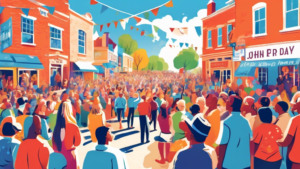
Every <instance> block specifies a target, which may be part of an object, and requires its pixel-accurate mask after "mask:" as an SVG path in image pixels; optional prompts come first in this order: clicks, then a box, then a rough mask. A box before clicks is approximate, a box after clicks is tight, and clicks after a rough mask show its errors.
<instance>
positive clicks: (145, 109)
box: [138, 102, 151, 117]
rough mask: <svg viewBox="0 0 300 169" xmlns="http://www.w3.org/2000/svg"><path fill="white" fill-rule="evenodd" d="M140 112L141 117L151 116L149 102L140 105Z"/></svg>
mask: <svg viewBox="0 0 300 169" xmlns="http://www.w3.org/2000/svg"><path fill="white" fill-rule="evenodd" d="M138 111H139V113H140V116H146V115H147V116H148V117H150V115H151V105H150V103H149V102H142V103H139V104H138Z"/></svg>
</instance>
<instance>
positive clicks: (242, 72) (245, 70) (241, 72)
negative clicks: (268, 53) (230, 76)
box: [234, 58, 300, 77]
mask: <svg viewBox="0 0 300 169" xmlns="http://www.w3.org/2000/svg"><path fill="white" fill-rule="evenodd" d="M299 63H300V58H299V59H298V58H297V59H280V60H266V61H241V64H240V66H239V68H238V69H237V70H236V71H235V73H234V76H235V77H245V76H254V74H255V69H256V68H257V67H265V68H268V67H278V66H296V65H299Z"/></svg>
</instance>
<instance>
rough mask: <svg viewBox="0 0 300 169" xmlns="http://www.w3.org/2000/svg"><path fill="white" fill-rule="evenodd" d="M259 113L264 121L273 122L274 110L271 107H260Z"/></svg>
mask: <svg viewBox="0 0 300 169" xmlns="http://www.w3.org/2000/svg"><path fill="white" fill-rule="evenodd" d="M258 115H259V118H260V121H262V122H263V123H271V122H272V118H273V117H272V111H271V109H270V108H260V109H259V110H258Z"/></svg>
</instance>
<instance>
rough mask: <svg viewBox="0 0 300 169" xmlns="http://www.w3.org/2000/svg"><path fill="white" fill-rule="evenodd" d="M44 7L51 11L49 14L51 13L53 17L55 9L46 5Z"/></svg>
mask: <svg viewBox="0 0 300 169" xmlns="http://www.w3.org/2000/svg"><path fill="white" fill-rule="evenodd" d="M43 7H44V8H46V9H48V11H49V13H50V14H51V15H53V14H54V11H55V7H51V6H46V5H44V6H43Z"/></svg>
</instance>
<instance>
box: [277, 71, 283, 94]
mask: <svg viewBox="0 0 300 169" xmlns="http://www.w3.org/2000/svg"><path fill="white" fill-rule="evenodd" d="M283 82H284V80H283V77H282V75H279V76H278V78H277V88H278V91H279V93H281V92H282V91H283V90H284V83H283Z"/></svg>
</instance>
